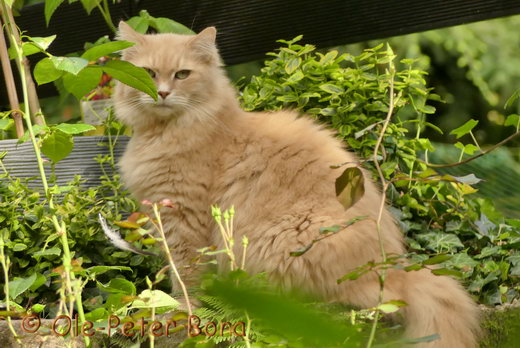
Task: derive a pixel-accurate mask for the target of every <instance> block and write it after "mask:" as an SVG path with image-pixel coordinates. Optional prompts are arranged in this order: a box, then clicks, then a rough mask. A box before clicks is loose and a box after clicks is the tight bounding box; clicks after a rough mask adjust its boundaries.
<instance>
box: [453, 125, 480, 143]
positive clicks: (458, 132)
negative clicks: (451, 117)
mask: <svg viewBox="0 0 520 348" xmlns="http://www.w3.org/2000/svg"><path fill="white" fill-rule="evenodd" d="M477 124H478V121H477V120H469V121H468V122H466V123H464V124H463V125H462V126H460V127H459V128H455V129H454V130H452V131H451V132H450V134H453V135H455V136H456V137H457V139H459V138H460V137H462V136H464V135H466V134H468V133H469V132H470V131H471V130H472V129H473V128H474V127H475V126H476V125H477Z"/></svg>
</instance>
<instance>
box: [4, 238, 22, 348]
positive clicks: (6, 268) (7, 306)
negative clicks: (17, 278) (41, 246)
mask: <svg viewBox="0 0 520 348" xmlns="http://www.w3.org/2000/svg"><path fill="white" fill-rule="evenodd" d="M0 262H1V263H2V269H3V271H4V280H5V283H4V294H5V309H6V311H7V312H8V313H9V312H10V311H11V308H10V303H9V302H10V300H9V266H10V265H9V263H10V262H9V259H8V258H7V257H6V256H5V254H4V235H3V233H1V235H0ZM6 317H7V325H8V326H9V330H11V333H12V334H13V337H14V339H15V340H16V342H18V344H20V345H21V344H22V342H21V341H20V338H19V337H18V334H17V333H16V330H15V329H14V326H13V323H12V321H11V316H10V315H9V314H8V315H7V316H6Z"/></svg>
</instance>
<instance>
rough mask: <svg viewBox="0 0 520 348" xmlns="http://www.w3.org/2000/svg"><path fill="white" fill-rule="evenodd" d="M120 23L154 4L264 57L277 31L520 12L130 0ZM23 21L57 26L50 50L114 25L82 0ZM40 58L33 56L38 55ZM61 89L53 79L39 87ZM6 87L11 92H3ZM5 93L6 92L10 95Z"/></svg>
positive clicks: (427, 3)
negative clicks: (49, 15)
mask: <svg viewBox="0 0 520 348" xmlns="http://www.w3.org/2000/svg"><path fill="white" fill-rule="evenodd" d="M111 8H112V17H113V18H114V22H115V23H117V22H118V21H119V20H120V19H127V18H129V17H131V16H133V15H136V14H138V13H139V11H140V10H141V9H147V10H148V11H149V12H150V14H152V15H153V16H157V17H169V18H173V19H175V20H177V21H179V22H181V23H183V24H185V25H187V26H189V27H192V28H193V29H194V30H195V31H199V30H201V29H203V28H204V27H206V26H210V25H214V26H216V27H217V29H218V31H219V35H218V45H219V48H220V51H221V54H222V56H223V58H224V61H225V63H226V64H228V65H233V64H237V63H243V62H247V61H251V60H257V59H264V58H265V53H266V52H269V51H272V50H273V49H275V48H276V47H278V46H279V44H278V43H276V40H277V39H291V38H293V37H295V36H297V35H299V34H303V35H304V41H305V42H307V43H312V44H315V45H316V46H318V47H330V46H335V45H341V44H347V43H353V42H361V41H366V40H371V39H381V38H385V37H390V36H396V35H403V34H408V33H413V32H419V31H425V30H430V29H436V28H441V27H447V26H453V25H458V24H464V23H470V22H475V21H480V20H485V19H490V18H496V17H501V16H509V15H514V14H519V13H520V1H518V0H348V1H347V0H322V1H314V0H313V1H310V0H285V1H280V0H249V1H243V0H198V1H192V0H176V1H169V0H168V1H166V0H143V1H138V2H137V5H136V3H135V2H134V1H131V0H123V1H121V2H120V3H116V4H113V5H111ZM17 23H18V25H19V26H20V27H21V28H22V29H23V30H27V32H28V34H29V35H31V36H47V35H53V34H57V35H58V38H57V40H56V41H55V43H54V44H53V45H52V46H51V48H50V52H51V53H53V54H56V55H63V54H66V53H70V52H74V51H79V50H82V48H83V47H82V45H83V43H84V42H86V41H94V40H96V39H97V38H99V37H101V36H103V35H110V31H109V30H108V28H107V26H106V25H105V23H104V22H103V20H102V18H101V16H100V14H99V13H97V10H96V9H95V10H94V11H93V13H92V14H91V15H90V16H87V15H86V13H85V11H84V9H83V8H82V6H81V4H79V3H74V4H72V5H62V6H60V7H59V8H58V10H57V11H56V13H55V15H54V17H53V18H52V20H51V23H50V26H49V27H48V28H47V27H46V25H45V21H44V16H43V5H41V4H39V5H33V6H29V7H27V8H25V9H24V10H23V11H22V14H21V17H19V18H17ZM33 61H34V58H33ZM53 93H55V91H54V89H53V88H52V87H44V88H41V89H40V95H42V96H48V95H52V94H53ZM0 94H5V93H4V92H2V93H0ZM4 98H5V97H4Z"/></svg>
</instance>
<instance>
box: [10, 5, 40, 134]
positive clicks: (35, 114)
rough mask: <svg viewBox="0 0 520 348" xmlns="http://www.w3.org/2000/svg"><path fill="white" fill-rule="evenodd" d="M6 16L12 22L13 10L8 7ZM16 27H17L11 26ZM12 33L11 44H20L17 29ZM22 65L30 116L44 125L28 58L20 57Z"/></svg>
mask: <svg viewBox="0 0 520 348" xmlns="http://www.w3.org/2000/svg"><path fill="white" fill-rule="evenodd" d="M7 16H8V17H9V21H10V22H11V23H14V18H13V11H11V9H10V8H8V9H7ZM13 29H17V28H13ZM13 34H14V40H16V41H15V42H12V41H11V45H12V46H15V45H19V46H21V45H22V38H21V37H20V32H19V30H13ZM22 66H23V69H24V70H25V78H26V82H27V87H28V93H29V108H30V110H31V117H32V118H33V120H34V122H35V123H36V124H37V125H39V126H45V118H44V117H43V114H42V111H41V108H40V101H39V100H38V93H37V92H36V86H35V84H34V81H33V78H32V76H31V67H30V65H29V60H28V59H27V57H23V58H22Z"/></svg>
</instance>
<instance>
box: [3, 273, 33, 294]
mask: <svg viewBox="0 0 520 348" xmlns="http://www.w3.org/2000/svg"><path fill="white" fill-rule="evenodd" d="M35 281H36V273H33V274H32V275H31V276H29V277H27V278H15V279H14V280H11V281H10V282H9V297H11V298H12V299H15V298H17V297H18V296H19V295H21V294H23V293H24V292H25V291H27V290H28V289H29V288H30V287H31V285H33V283H34V282H35Z"/></svg>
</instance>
